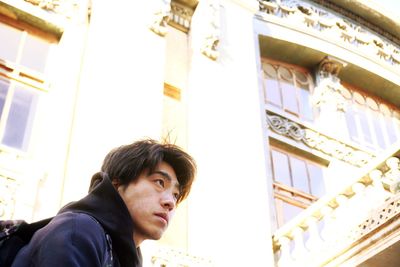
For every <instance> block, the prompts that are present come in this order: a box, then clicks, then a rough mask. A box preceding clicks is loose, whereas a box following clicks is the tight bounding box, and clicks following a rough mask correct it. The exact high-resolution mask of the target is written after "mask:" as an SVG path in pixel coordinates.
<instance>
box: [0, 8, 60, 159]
mask: <svg viewBox="0 0 400 267" xmlns="http://www.w3.org/2000/svg"><path fill="white" fill-rule="evenodd" d="M0 23H1V24H4V25H6V26H8V27H11V28H14V29H16V30H17V31H21V38H20V40H19V43H18V45H19V47H18V49H17V56H16V60H15V62H13V61H10V60H6V59H3V58H0V79H1V80H2V81H4V82H5V83H8V89H7V93H6V96H5V99H4V106H3V109H2V111H0V112H1V113H0V114H1V116H0V152H1V151H5V152H11V153H16V154H18V155H27V154H29V151H30V146H31V142H32V136H33V135H34V128H35V126H34V124H35V120H36V117H37V115H38V114H37V113H38V105H39V104H38V103H36V104H35V108H34V111H33V112H34V114H33V115H32V116H33V118H28V119H27V121H26V122H25V123H26V125H25V126H26V127H28V128H29V129H28V131H30V133H29V136H28V137H27V138H28V141H27V143H28V144H27V145H26V146H24V145H22V146H21V147H12V146H7V145H6V144H5V143H4V142H3V138H4V136H5V135H6V127H7V124H8V119H9V117H10V112H11V108H12V104H13V99H14V98H13V97H14V93H15V91H16V90H17V87H18V88H19V89H18V90H33V91H34V92H35V94H37V96H36V97H37V100H35V101H37V102H40V98H41V95H42V94H43V93H44V92H48V90H49V87H50V81H49V77H48V75H47V68H48V66H49V61H50V58H51V55H52V53H53V50H54V49H55V45H56V44H57V43H58V38H56V37H55V36H53V35H51V34H47V33H45V32H42V31H40V30H39V29H36V28H34V27H32V26H30V25H28V24H26V23H23V22H16V21H15V20H13V19H9V18H6V17H4V16H1V15H0ZM28 36H32V38H33V40H34V39H35V38H39V39H40V40H42V41H43V42H44V43H45V44H47V46H46V50H45V52H46V53H45V55H46V59H45V60H44V69H43V71H38V70H35V69H32V68H29V67H27V66H24V65H22V62H21V56H22V53H24V49H25V48H26V47H24V45H25V42H26V40H27V38H28ZM33 97H35V96H34V95H33ZM31 112H32V110H29V114H27V115H28V116H30V114H31ZM26 130H27V129H25V131H26ZM24 134H25V133H24ZM23 138H25V137H23ZM22 142H23V143H24V142H25V141H22Z"/></svg>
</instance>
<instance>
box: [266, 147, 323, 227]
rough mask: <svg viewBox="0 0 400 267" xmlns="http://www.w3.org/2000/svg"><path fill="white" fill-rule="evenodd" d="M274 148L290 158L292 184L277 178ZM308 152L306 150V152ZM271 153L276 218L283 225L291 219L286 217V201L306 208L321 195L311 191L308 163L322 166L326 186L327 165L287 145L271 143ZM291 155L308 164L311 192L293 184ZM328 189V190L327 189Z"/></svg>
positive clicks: (279, 225) (308, 179) (308, 171)
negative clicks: (296, 151) (287, 147)
mask: <svg viewBox="0 0 400 267" xmlns="http://www.w3.org/2000/svg"><path fill="white" fill-rule="evenodd" d="M273 150H275V151H277V152H279V153H281V154H284V155H285V156H286V157H287V159H288V161H287V162H288V168H289V173H290V176H291V177H290V180H291V185H290V186H289V185H285V184H283V183H281V182H279V181H277V180H276V173H275V166H274V157H273ZM305 153H306V152H305ZM269 155H270V159H271V167H272V168H271V169H272V176H273V177H272V186H273V196H274V203H275V214H276V219H277V225H278V227H281V226H282V225H284V224H285V223H287V222H288V221H289V220H290V219H289V220H288V219H285V218H284V208H283V206H284V203H283V202H285V203H287V204H289V205H292V206H295V207H297V208H300V209H306V208H308V207H309V206H310V205H311V204H313V203H314V202H316V201H317V200H318V199H319V197H317V196H315V195H312V194H311V193H310V192H312V191H313V190H312V188H311V174H310V170H309V166H308V165H310V164H311V165H314V166H318V167H320V169H321V170H322V175H321V179H322V182H323V183H324V187H325V188H326V181H325V180H324V175H323V169H325V168H326V167H327V166H326V165H325V164H323V163H321V162H317V161H316V160H313V159H310V157H308V156H307V155H306V154H304V155H299V154H298V153H294V152H293V151H290V149H286V147H284V148H282V147H278V146H275V145H273V144H270V149H269ZM290 157H292V158H295V159H298V160H300V161H303V162H304V163H305V164H307V165H306V171H307V182H308V187H309V188H310V192H304V191H301V190H299V189H297V188H295V187H294V186H293V176H292V172H293V169H292V167H291V163H290ZM325 191H326V190H325Z"/></svg>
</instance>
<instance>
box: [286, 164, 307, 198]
mask: <svg viewBox="0 0 400 267" xmlns="http://www.w3.org/2000/svg"><path fill="white" fill-rule="evenodd" d="M290 167H291V170H292V178H293V187H294V188H295V189H298V190H300V191H303V192H305V193H310V187H309V185H308V177H307V169H306V164H305V162H304V161H302V160H299V159H297V158H293V157H290Z"/></svg>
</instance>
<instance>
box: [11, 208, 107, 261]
mask: <svg viewBox="0 0 400 267" xmlns="http://www.w3.org/2000/svg"><path fill="white" fill-rule="evenodd" d="M106 242H107V241H106V237H105V233H104V230H103V229H102V227H101V225H100V224H99V223H98V222H97V221H96V220H95V219H94V218H92V217H91V216H89V215H87V214H83V213H75V212H66V213H62V214H58V215H57V216H56V217H54V218H53V220H52V221H51V222H50V223H49V224H48V225H47V226H45V227H44V228H42V229H40V230H39V231H37V232H36V233H35V235H34V236H33V237H32V240H31V242H30V243H29V244H28V245H27V246H26V247H24V248H23V250H22V251H21V252H20V254H18V257H19V258H21V259H20V260H21V261H25V260H27V259H29V262H30V263H31V264H32V265H33V266H46V267H47V266H57V265H58V266H101V262H103V261H104V257H105V254H106V253H107V243H106ZM16 266H18V265H16Z"/></svg>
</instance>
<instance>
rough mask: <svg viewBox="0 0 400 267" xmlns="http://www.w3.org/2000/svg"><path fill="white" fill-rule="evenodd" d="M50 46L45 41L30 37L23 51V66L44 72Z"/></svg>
mask: <svg viewBox="0 0 400 267" xmlns="http://www.w3.org/2000/svg"><path fill="white" fill-rule="evenodd" d="M49 49H50V44H49V43H48V42H46V41H45V40H42V39H39V38H37V37H35V36H31V35H28V36H27V38H26V41H25V45H24V49H23V51H22V58H21V65H23V66H25V67H28V68H31V69H34V70H36V71H39V72H44V68H45V65H46V60H47V55H48V53H49Z"/></svg>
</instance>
